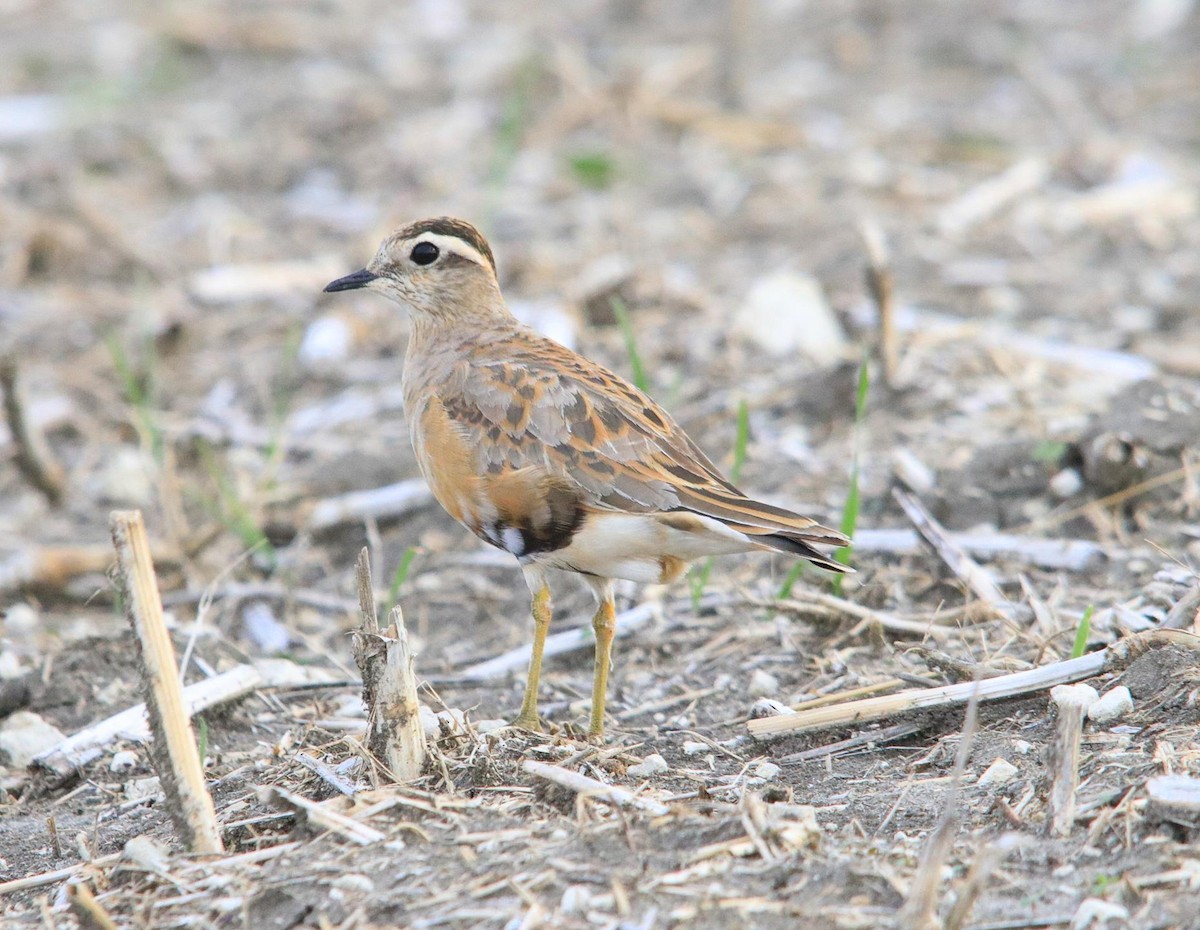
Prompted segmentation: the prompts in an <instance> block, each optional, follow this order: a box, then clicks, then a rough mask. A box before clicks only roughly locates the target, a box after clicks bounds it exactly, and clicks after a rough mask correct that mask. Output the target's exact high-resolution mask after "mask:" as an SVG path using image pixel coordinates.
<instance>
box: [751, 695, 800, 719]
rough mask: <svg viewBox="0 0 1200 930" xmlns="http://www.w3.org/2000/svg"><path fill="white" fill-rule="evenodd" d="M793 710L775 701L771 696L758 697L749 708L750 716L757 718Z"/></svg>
mask: <svg viewBox="0 0 1200 930" xmlns="http://www.w3.org/2000/svg"><path fill="white" fill-rule="evenodd" d="M794 713H795V711H794V710H792V709H791V708H790V707H788V706H787V705H786V704H784V703H781V702H780V701H776V700H774V699H773V698H759V699H758V700H757V701H755V702H754V706H753V707H751V708H750V718H751V719H752V720H758V719H759V718H760V717H780V716H782V715H784V714H794Z"/></svg>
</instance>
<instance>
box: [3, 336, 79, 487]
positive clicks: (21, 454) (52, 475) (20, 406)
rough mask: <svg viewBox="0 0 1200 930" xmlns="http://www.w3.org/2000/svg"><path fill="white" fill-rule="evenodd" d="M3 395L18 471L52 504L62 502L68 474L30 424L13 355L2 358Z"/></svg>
mask: <svg viewBox="0 0 1200 930" xmlns="http://www.w3.org/2000/svg"><path fill="white" fill-rule="evenodd" d="M0 393H2V394H3V395H4V418H5V420H6V421H7V422H8V430H9V432H10V433H12V438H13V445H14V446H16V456H15V457H14V459H15V461H16V464H17V469H18V470H19V471H20V472H21V474H22V475H24V476H25V479H26V480H27V481H28V482H29V483H30V484H32V485H33V486H34V487H35V488H37V489H38V490H39V491H41V492H42V495H43V496H44V497H45V498H46V500H47V501H49V502H50V505H51V506H52V507H57V506H58V505H59V504H61V503H62V498H63V491H64V490H65V489H66V483H67V481H66V472H65V471H64V470H63V467H62V466H61V465H60V464H59V463H58V461H57V460H56V459H55V458H54V455H53V453H51V451H50V447H49V446H48V445H46V440H45V438H44V437H43V436H42V434H41V433H40V432H38V431H37V429H35V428H34V426H33V425H32V424H31V423H30V422H29V418H28V417H27V415H26V410H25V404H24V402H23V398H22V396H21V390H20V385H19V384H18V383H17V363H16V361H14V360H13V358H12V357H11V356H5V357H3V358H0Z"/></svg>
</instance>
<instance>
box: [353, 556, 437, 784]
mask: <svg viewBox="0 0 1200 930" xmlns="http://www.w3.org/2000/svg"><path fill="white" fill-rule="evenodd" d="M357 579H358V598H359V605H360V608H361V610H362V618H363V626H362V629H361V630H360V631H359V632H358V633H357V634H356V635H355V637H354V658H355V661H356V662H357V663H358V667H359V670H360V671H361V672H362V678H363V703H364V704H365V705H366V707H367V749H368V751H369V752H370V753H371V754H372V755H373V756H374V757H375V758H376V759H378V760H380V761H381V762H383V764H384V765H385V766H386V768H387V771H388V772H389V773H390V775H391V777H392V778H394V779H395V780H396V781H397V782H400V783H403V782H406V781H412V780H413V779H416V778H420V777H421V769H422V767H423V766H424V765H425V752H426V746H425V729H424V727H422V726H421V713H420V711H421V707H420V704H419V703H418V701H417V676H416V670H415V668H414V661H413V660H414V657H413V654H412V650H411V649H410V648H409V645H408V631H407V630H406V629H405V627H404V614H403V612H402V611H401V610H400V608H399V607H398V606H397V607H393V608H392V613H391V618H390V619H391V624H390V625H389V627H388V629H387V631H386V632H385V633H381V632H380V630H379V618H378V615H377V614H376V612H375V596H374V591H373V588H372V586H371V568H370V555H369V553H368V552H367V549H366V547H364V548H363V549H362V551H361V552H360V553H359V556H358V565H357Z"/></svg>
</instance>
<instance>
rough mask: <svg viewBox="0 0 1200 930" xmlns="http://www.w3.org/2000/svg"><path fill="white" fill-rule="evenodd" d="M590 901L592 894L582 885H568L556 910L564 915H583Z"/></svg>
mask: <svg viewBox="0 0 1200 930" xmlns="http://www.w3.org/2000/svg"><path fill="white" fill-rule="evenodd" d="M591 900H592V893H591V892H590V891H588V889H587V888H585V887H584V886H583V885H568V886H567V888H566V890H565V891H564V892H563V896H562V901H561V902H559V905H558V909H559V910H560V911H562V912H563V913H564V914H584V913H586V912H587V909H588V905H589V904H590V903H591Z"/></svg>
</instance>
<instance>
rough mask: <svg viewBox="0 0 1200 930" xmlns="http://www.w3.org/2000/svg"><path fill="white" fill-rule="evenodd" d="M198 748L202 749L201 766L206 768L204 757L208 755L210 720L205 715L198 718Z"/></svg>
mask: <svg viewBox="0 0 1200 930" xmlns="http://www.w3.org/2000/svg"><path fill="white" fill-rule="evenodd" d="M196 733H197V740H196V748H197V749H199V750H200V767H201V768H204V757H205V756H207V755H208V721H207V720H205V719H204V718H203V717H197V718H196Z"/></svg>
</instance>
